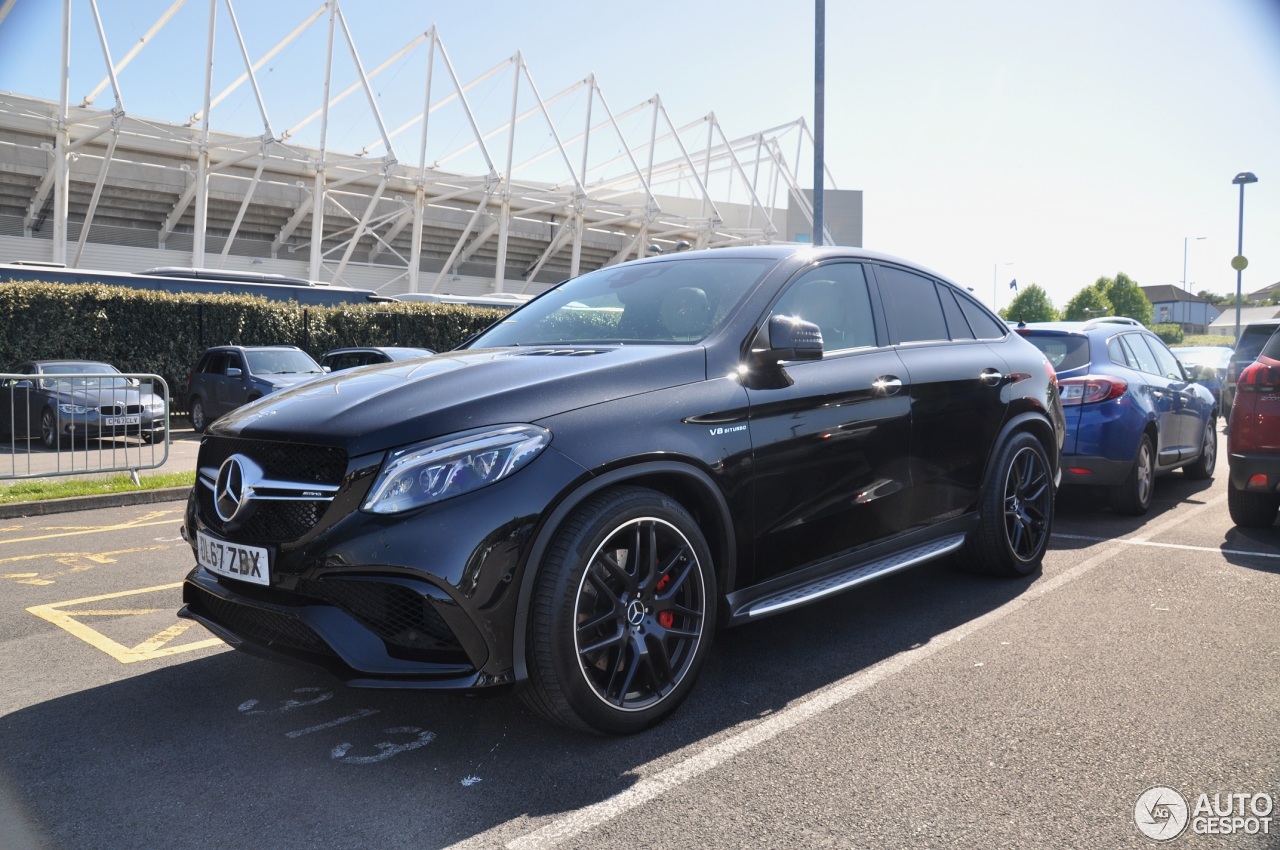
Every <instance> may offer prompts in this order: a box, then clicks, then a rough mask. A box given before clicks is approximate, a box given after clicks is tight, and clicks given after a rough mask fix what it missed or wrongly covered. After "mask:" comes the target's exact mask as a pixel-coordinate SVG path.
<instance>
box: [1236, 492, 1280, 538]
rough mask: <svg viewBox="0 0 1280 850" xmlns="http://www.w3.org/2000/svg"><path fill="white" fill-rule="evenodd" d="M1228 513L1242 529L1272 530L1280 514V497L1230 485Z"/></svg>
mask: <svg viewBox="0 0 1280 850" xmlns="http://www.w3.org/2000/svg"><path fill="white" fill-rule="evenodd" d="M1227 511H1228V513H1230V514H1231V521H1232V522H1234V523H1235V524H1236V525H1238V526H1240V527H1241V528H1270V527H1271V526H1272V525H1274V524H1275V521H1276V514H1277V513H1280V496H1277V495H1276V494H1275V493H1253V492H1250V491H1248V490H1238V489H1236V487H1234V486H1233V485H1231V484H1229V483H1228V484H1227Z"/></svg>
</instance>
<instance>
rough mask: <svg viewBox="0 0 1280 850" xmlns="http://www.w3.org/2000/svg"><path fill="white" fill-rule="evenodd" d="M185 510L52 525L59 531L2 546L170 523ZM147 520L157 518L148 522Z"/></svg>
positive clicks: (17, 539)
mask: <svg viewBox="0 0 1280 850" xmlns="http://www.w3.org/2000/svg"><path fill="white" fill-rule="evenodd" d="M182 514H183V511H151V512H150V513H146V514H143V515H142V516H140V517H138V518H137V519H133V520H130V521H129V522H121V523H116V524H114V525H94V526H85V525H70V526H50V527H49V528H51V529H54V530H56V531H57V533H56V534H37V535H35V536H33V537H15V538H10V539H7V540H0V546H3V545H4V544H6V543H30V542H32V541H35V540H56V539H58V538H59V537H76V536H78V535H81V534H100V533H102V532H105V531H129V530H131V529H134V528H146V527H148V526H152V525H169V524H170V523H172V522H176V521H177V517H179V516H181V515H182ZM156 517H169V518H168V519H165V520H156ZM147 520H156V521H154V522H148V521H147Z"/></svg>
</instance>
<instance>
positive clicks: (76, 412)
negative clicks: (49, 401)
mask: <svg viewBox="0 0 1280 850" xmlns="http://www.w3.org/2000/svg"><path fill="white" fill-rule="evenodd" d="M90 409H91V408H88V407H85V406H84V405H82V404H60V405H58V410H60V411H62V412H63V413H65V414H66V415H68V416H84V415H85V414H86V413H88V412H89V411H90Z"/></svg>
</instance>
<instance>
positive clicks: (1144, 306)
mask: <svg viewBox="0 0 1280 850" xmlns="http://www.w3.org/2000/svg"><path fill="white" fill-rule="evenodd" d="M1104 280H1105V281H1106V284H1105V285H1104V286H1103V289H1102V291H1103V294H1104V295H1106V296H1107V300H1108V301H1110V302H1111V309H1112V310H1113V311H1114V312H1113V313H1112V315H1113V316H1128V317H1129V318H1130V319H1137V320H1138V321H1139V322H1142V324H1144V325H1150V324H1151V322H1152V321H1153V320H1154V319H1155V308H1153V307H1152V306H1151V301H1150V300H1148V299H1147V294H1146V293H1145V292H1143V291H1142V287H1140V286H1138V282H1137V281H1136V280H1134V279H1133V278H1131V277H1129V276H1128V275H1127V274H1125V273H1124V272H1117V273H1116V276H1115V278H1114V279H1108V278H1099V279H1098V282H1097V283H1095V284H1094V286H1098V285H1099V284H1102V282H1103V281H1104Z"/></svg>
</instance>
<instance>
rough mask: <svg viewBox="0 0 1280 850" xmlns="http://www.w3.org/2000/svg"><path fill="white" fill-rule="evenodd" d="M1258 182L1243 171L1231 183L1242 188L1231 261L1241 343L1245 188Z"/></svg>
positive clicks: (1237, 339) (1238, 333) (1238, 336)
mask: <svg viewBox="0 0 1280 850" xmlns="http://www.w3.org/2000/svg"><path fill="white" fill-rule="evenodd" d="M1257 182H1258V178H1257V177H1255V176H1254V175H1253V172H1252V171H1241V172H1240V173H1239V174H1237V175H1236V176H1235V178H1234V179H1233V180H1232V181H1231V184H1232V185H1233V186H1239V187H1240V231H1239V236H1238V237H1237V238H1236V255H1235V257H1233V258H1232V259H1231V268H1233V269H1235V270H1236V342H1239V341H1240V301H1241V292H1240V290H1241V281H1240V273H1241V272H1243V271H1244V270H1245V267H1246V266H1247V265H1249V261H1248V260H1246V259H1245V258H1244V187H1245V186H1246V185H1248V184H1249V183H1257Z"/></svg>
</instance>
